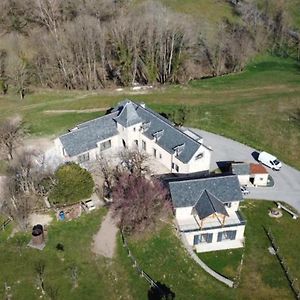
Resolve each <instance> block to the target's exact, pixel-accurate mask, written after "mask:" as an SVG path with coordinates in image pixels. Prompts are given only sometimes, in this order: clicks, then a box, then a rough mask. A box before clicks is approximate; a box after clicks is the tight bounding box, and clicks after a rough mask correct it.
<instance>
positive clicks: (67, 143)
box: [59, 112, 118, 156]
mask: <svg viewBox="0 0 300 300" xmlns="http://www.w3.org/2000/svg"><path fill="white" fill-rule="evenodd" d="M117 115H118V112H114V113H111V114H109V115H106V116H103V117H100V118H97V119H94V120H91V121H88V122H85V123H82V124H80V125H78V126H77V128H78V129H75V130H73V131H71V132H69V133H66V134H64V135H62V136H60V137H59V138H60V141H61V143H62V145H63V147H64V149H65V151H66V152H67V154H68V155H69V156H75V155H78V154H80V153H84V152H86V151H89V150H91V149H93V148H96V143H97V142H100V141H102V140H105V139H107V138H109V137H112V136H114V135H117V134H118V131H117V127H116V124H115V121H114V120H113V118H115V117H116V116H117Z"/></svg>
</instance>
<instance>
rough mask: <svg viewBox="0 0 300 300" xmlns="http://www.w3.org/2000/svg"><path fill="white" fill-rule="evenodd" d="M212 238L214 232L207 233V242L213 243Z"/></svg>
mask: <svg viewBox="0 0 300 300" xmlns="http://www.w3.org/2000/svg"><path fill="white" fill-rule="evenodd" d="M212 238H213V234H212V233H208V234H207V240H206V242H207V243H211V242H212Z"/></svg>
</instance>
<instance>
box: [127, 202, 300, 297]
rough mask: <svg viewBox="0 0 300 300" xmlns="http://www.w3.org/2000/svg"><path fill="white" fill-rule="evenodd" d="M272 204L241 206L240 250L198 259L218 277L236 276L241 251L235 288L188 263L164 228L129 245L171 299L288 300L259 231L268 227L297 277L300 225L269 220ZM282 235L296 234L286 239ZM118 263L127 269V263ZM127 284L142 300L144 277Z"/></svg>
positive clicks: (281, 275)
mask: <svg viewBox="0 0 300 300" xmlns="http://www.w3.org/2000/svg"><path fill="white" fill-rule="evenodd" d="M272 205H273V204H272V202H267V201H245V202H244V203H243V205H242V206H243V212H244V213H245V215H246V217H247V220H248V223H247V226H246V247H245V250H244V249H236V250H231V251H220V252H211V253H205V254H199V256H200V257H201V258H202V259H203V260H204V261H206V262H207V263H208V264H209V265H210V266H211V267H212V268H214V269H215V270H216V271H217V272H220V273H223V274H224V275H226V276H228V277H235V276H236V274H237V268H238V266H239V263H240V259H241V254H242V252H243V251H245V257H244V264H243V267H242V272H241V280H240V285H239V287H238V288H236V289H230V288H227V287H225V286H224V285H223V284H221V283H219V282H217V281H216V280H215V279H213V278H212V277H210V276H209V275H207V274H206V273H204V272H203V271H202V269H201V268H200V267H198V266H197V265H196V264H195V263H194V262H193V261H192V260H190V258H189V257H188V256H187V254H186V252H185V251H184V249H183V248H182V245H181V242H180V240H179V239H178V238H177V237H176V236H175V233H174V230H173V229H171V228H170V227H169V226H166V227H164V228H163V229H162V230H161V231H160V232H159V234H154V235H153V236H152V237H150V238H149V237H148V238H147V239H138V240H136V239H133V240H132V239H131V240H130V242H129V245H130V247H131V250H132V253H133V255H135V257H136V258H137V260H138V262H139V263H140V265H141V266H142V267H143V268H144V270H145V271H146V272H148V273H149V274H150V275H151V276H152V277H153V278H154V279H156V280H157V281H160V282H161V283H163V284H165V285H166V286H168V287H169V288H170V289H171V290H172V291H173V292H174V293H175V294H176V299H191V300H192V299H195V300H196V299H220V298H222V299H293V293H292V292H291V289H290V287H289V285H288V281H287V279H286V277H285V274H284V272H283V271H282V269H281V267H280V265H279V262H278V261H277V258H276V256H273V255H271V254H270V253H269V251H268V247H269V246H270V243H269V240H268V238H267V236H266V234H265V232H264V229H263V226H265V227H266V228H271V230H272V232H273V234H274V236H275V237H276V239H277V242H278V244H279V247H283V248H282V253H283V255H284V256H285V258H286V260H287V263H288V264H289V266H291V269H290V270H291V272H292V273H293V274H294V276H295V277H299V276H300V271H299V270H300V268H299V264H300V263H299V261H298V260H297V258H298V252H299V250H300V246H299V243H297V241H299V238H300V230H299V229H300V227H299V226H300V225H299V222H297V221H295V220H293V219H292V218H291V217H290V216H289V215H284V216H283V217H282V218H281V219H272V218H270V217H269V216H268V210H269V208H270V207H272ZM287 232H297V233H296V234H295V235H293V237H292V235H290V237H289V238H287ZM230 252H231V254H230ZM124 258H125V257H124ZM122 261H123V260H122ZM296 261H297V262H296ZM123 264H125V266H127V268H128V267H130V263H129V258H128V259H127V262H126V260H124V261H123ZM129 270H130V269H129ZM129 285H130V286H131V290H132V292H133V295H135V299H147V297H146V296H145V294H146V293H147V290H148V286H147V285H146V284H145V282H144V280H143V278H139V279H138V277H137V275H136V273H135V272H134V271H133V269H132V271H131V272H130V273H129Z"/></svg>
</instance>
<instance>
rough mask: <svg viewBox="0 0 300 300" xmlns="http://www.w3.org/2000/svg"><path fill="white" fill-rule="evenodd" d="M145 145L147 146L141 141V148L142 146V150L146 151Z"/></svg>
mask: <svg viewBox="0 0 300 300" xmlns="http://www.w3.org/2000/svg"><path fill="white" fill-rule="evenodd" d="M146 146H147V145H146V142H145V141H142V148H143V150H144V151H146Z"/></svg>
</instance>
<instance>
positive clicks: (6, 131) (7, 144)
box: [0, 117, 24, 160]
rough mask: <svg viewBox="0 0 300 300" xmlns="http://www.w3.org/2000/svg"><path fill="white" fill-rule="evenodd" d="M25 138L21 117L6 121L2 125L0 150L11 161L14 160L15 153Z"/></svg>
mask: <svg viewBox="0 0 300 300" xmlns="http://www.w3.org/2000/svg"><path fill="white" fill-rule="evenodd" d="M23 136H24V129H23V122H22V119H21V118H20V117H15V118H11V119H6V120H5V121H3V122H2V123H1V124H0V150H1V151H2V152H4V153H5V155H6V156H7V158H8V159H9V160H11V159H13V154H14V151H15V149H16V147H17V146H18V145H19V144H20V142H21V140H22V138H23Z"/></svg>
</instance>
